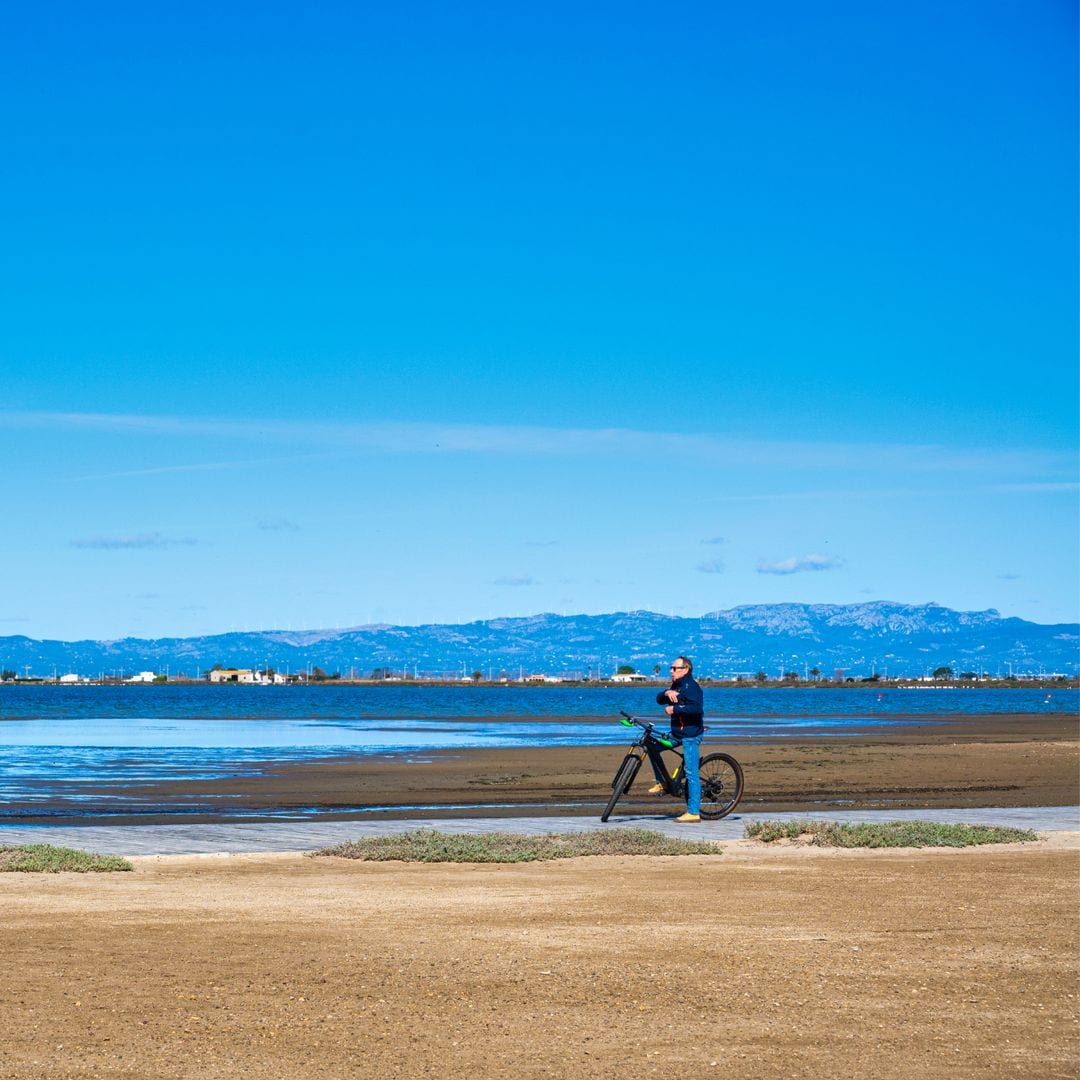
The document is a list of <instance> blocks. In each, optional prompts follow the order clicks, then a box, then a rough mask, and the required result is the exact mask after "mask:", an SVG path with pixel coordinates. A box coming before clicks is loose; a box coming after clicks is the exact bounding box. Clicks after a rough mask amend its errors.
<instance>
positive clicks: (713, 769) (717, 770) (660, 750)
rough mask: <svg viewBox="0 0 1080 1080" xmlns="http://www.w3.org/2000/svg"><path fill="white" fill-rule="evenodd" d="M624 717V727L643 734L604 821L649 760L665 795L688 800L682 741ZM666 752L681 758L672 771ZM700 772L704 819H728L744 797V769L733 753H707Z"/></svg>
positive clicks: (614, 787)
mask: <svg viewBox="0 0 1080 1080" xmlns="http://www.w3.org/2000/svg"><path fill="white" fill-rule="evenodd" d="M620 715H621V716H622V719H621V720H620V721H619V723H620V724H622V725H623V726H624V727H631V728H632V727H639V728H641V729H642V731H641V735H640V736H639V737H638V738H637V740H636V741H635V742H633V743H631V744H630V749H629V750H627V752H626V757H624V758H623V759H622V761H621V762H620V764H619V767H618V768H617V769H616V770H615V777H614V779H613V780H612V781H611V798H610V799H608V802H607V806H605V807H604V812H603V813H602V814H601V815H600V820H601V821H607V819H608V818H609V817H611V811H612V810H614V809H615V804H616V803H617V802H618V801H619V799H621V798H622V797H623V796H624V795H626V794H628V793H629V791H630V788H631V786H632V785H633V783H634V780H635V778H636V777H637V774H638V770H639V769H640V768H641V763H642V762H643V761H644V760H645V759H646V758H648V759H649V761H650V762H651V763H652V766H653V769H654V771H655V772H656V775H657V777H658V782H659V783H660V784H662V785H663V788H664V792H663V793H664V794H665V795H671V796H672V797H674V798H676V799H683V800H685V799H686V777H685V775H684V774H683V771H682V768H683V755H682V750H681V749H680V745H681V744H682V739H680V738H679V737H678V736H677V735H672V734H670V733H668V732H659V731H656V730H655V725H654V724H650V723H647V722H645V721H643V720H638V719H636V718H635V717H633V716H631V715H630V714H629V713H627V712H622V710H620ZM665 750H667V751H671V752H672V753H673V754H674V755H675V757H676V758H677V759H678V760H677V761H676V762H675V763H674V764H675V767H674V769H671V770H670V771H669V769H668V767H667V762H666V761H665V760H664V757H663V754H664V751H665ZM698 773H699V775H700V776H701V816H702V817H703V818H707V819H708V820H710V821H716V820H718V819H720V818H722V817H726V816H727V815H728V814H730V813H731V811H732V810H734V809H735V807H736V806H738V804H739V800H740V799H741V798H742V793H743V771H742V766H741V765H740V764H739V763H738V762H737V761H736V760H735V759H734V758H733V757H732V756H731V755H730V754H706V755H705V756H704V757H702V759H701V762H700V764H699V768H698Z"/></svg>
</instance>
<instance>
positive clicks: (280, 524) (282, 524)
mask: <svg viewBox="0 0 1080 1080" xmlns="http://www.w3.org/2000/svg"><path fill="white" fill-rule="evenodd" d="M259 528H260V529H261V530H262V531H263V532H299V531H300V526H299V525H297V524H296V522H295V521H290V520H289V519H288V518H264V519H263V520H262V521H260V522H259Z"/></svg>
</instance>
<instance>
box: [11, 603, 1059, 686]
mask: <svg viewBox="0 0 1080 1080" xmlns="http://www.w3.org/2000/svg"><path fill="white" fill-rule="evenodd" d="M680 653H684V654H687V655H689V656H691V657H692V658H693V660H694V663H695V670H696V672H697V673H698V674H700V675H703V676H708V677H713V678H724V677H727V676H734V675H739V674H742V675H750V676H753V675H754V674H755V673H756V672H758V671H764V672H766V673H767V674H768V675H769V676H770V677H773V676H776V675H778V674H780V673H781V672H784V671H794V672H797V673H798V674H799V675H800V676H804V675H805V674H806V673H807V672H808V671H811V670H812V669H815V668H816V669H817V670H818V671H819V672H820V673H821V674H822V676H823V677H826V678H831V677H832V676H833V674H834V672H835V671H836V670H837V669H843V670H844V671H845V673H847V674H849V675H855V676H865V675H869V674H872V673H874V672H877V673H879V674H882V675H891V676H918V675H923V674H924V673H926V672H928V671H933V670H934V669H935V668H937V667H944V666H947V667H951V668H952V669H953V670H954V671H956V672H957V673H959V672H961V671H974V672H977V673H984V672H985V673H989V674H991V675H997V674H1004V675H1007V674H1009V673H1010V672H1012V673H1014V674H1038V673H1040V672H1046V673H1063V674H1068V675H1075V674H1076V673H1077V671H1078V670H1080V625H1078V624H1076V623H1061V624H1057V625H1045V624H1042V623H1033V622H1027V621H1025V620H1023V619H1015V618H1002V617H1001V615H1000V614H999V613H998V612H997V611H994V610H993V609H990V610H987V611H953V610H951V609H949V608H946V607H942V606H940V605H938V604H921V605H910V604H896V603H891V602H888V601H875V602H872V603H865V604H846V605H845V604H758V605H750V606H743V607H736V608H731V609H729V610H727V611H714V612H711V613H708V614H705V615H701V616H699V617H697V618H685V617H679V616H672V615H659V614H656V613H655V612H651V611H629V612H616V613H613V614H607V615H552V614H544V615H533V616H528V617H523V618H505V619H490V620H484V621H480V622H471V623H462V624H457V625H442V624H431V625H426V626H391V625H385V624H378V625H369V626H355V627H350V628H348V629H340V630H306V631H297V632H293V631H282V630H266V631H253V632H246V633H244V632H234V633H227V634H215V635H211V636H205V637H189V638H155V639H140V638H123V639H120V640H113V641H50V640H43V641H38V640H35V639H33V638H29V637H23V636H12V637H0V664H2V665H3V667H4V668H7V669H10V670H14V671H16V672H17V673H18V674H19V675H20V676H21V675H24V674H26V673H27V672H29V673H30V674H31V675H37V676H50V677H51V676H52V675H53V674H54V673H55V674H65V673H69V672H70V673H75V674H80V675H84V676H92V677H96V676H98V675H100V674H105V675H111V674H120V673H127V674H131V673H132V672H134V671H138V670H150V671H155V672H161V673H164V672H166V671H168V672H169V673H171V674H172V675H179V674H186V675H189V676H195V675H197V674H198V673H199V672H200V671H202V672H205V671H206V669H207V668H209V667H211V666H212V665H214V664H221V665H222V666H224V667H247V668H262V667H264V666H266V665H270V666H272V667H274V668H276V669H277V670H278V671H292V672H297V671H301V670H304V669H306V668H308V667H310V666H314V665H317V666H319V667H321V668H323V669H324V670H325V671H327V672H340V673H341V674H342V675H343V676H344V677H349V676H350V675H354V676H356V677H360V678H363V677H367V676H368V675H370V674H371V673H372V672H373V671H377V670H389V671H391V672H397V673H405V672H407V673H408V674H410V675H413V674H419V675H428V676H445V677H459V678H460V677H461V676H462V675H463V674H471V673H472V672H473V671H480V672H482V673H483V675H484V676H485V677H488V676H489V675H490V676H493V677H495V678H498V677H500V676H501V675H507V676H509V677H510V678H517V677H519V676H520V675H521V674H526V675H528V674H533V673H546V674H551V675H562V676H575V677H581V676H585V675H588V676H591V677H592V678H597V677H599V676H609V675H611V674H612V673H613V672H614V671H615V669H616V667H617V666H618V665H620V664H629V665H631V666H633V667H634V668H636V670H638V671H640V672H645V673H648V674H652V673H653V671H654V670H656V669H657V667H658V666H659V670H660V671H661V672H663V673H666V670H667V668H666V665H667V662H668V661H669V660H670V659H671V658H672V657H673V656H675V655H678V654H680Z"/></svg>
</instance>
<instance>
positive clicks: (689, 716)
mask: <svg viewBox="0 0 1080 1080" xmlns="http://www.w3.org/2000/svg"><path fill="white" fill-rule="evenodd" d="M668 689H671V690H674V691H675V692H676V693H677V694H678V695H679V700H678V701H676V702H675V711H674V712H673V713H672V714H671V734H672V735H678V736H679V738H680V739H694V738H696V737H697V736H698V735H700V734H702V732H703V731H704V730H705V727H704V724H703V722H702V721H703V720H704V714H705V695H704V694H703V693H702V692H701V687H700V686H698V684H697V682H696V681H695V680H694V677H693V675H684V676H683V677H682V678H681V679H676V680H675V681H674V682H673V683H672V684H671V686H670V687H669V688H668ZM656 703H657V704H658V705H670V704H671V702H670V701H668V696H667V690H661V691H660V693H659V694H657V695H656Z"/></svg>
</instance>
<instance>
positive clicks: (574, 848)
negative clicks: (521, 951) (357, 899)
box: [312, 829, 720, 863]
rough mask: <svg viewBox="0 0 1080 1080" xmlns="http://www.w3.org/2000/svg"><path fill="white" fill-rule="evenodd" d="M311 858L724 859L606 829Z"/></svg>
mask: <svg viewBox="0 0 1080 1080" xmlns="http://www.w3.org/2000/svg"><path fill="white" fill-rule="evenodd" d="M312 854H314V855H337V856H339V857H341V858H345V859H365V860H368V861H373V862H390V861H397V862H430V863H447V862H455V863H520V862H539V861H543V860H547V859H576V858H580V857H581V856H584V855H719V854H720V848H718V847H717V846H716V845H715V844H710V843H707V842H702V841H694V840H680V839H674V838H671V837H667V836H664V835H663V833H659V832H656V831H654V830H652V829H607V830H600V831H595V832H580V833H544V834H542V835H538V836H528V835H523V834H518V833H507V832H484V833H448V832H440V831H439V830H438V829H416V830H414V831H412V832H403V833H397V834H396V835H394V836H373V837H368V838H365V839H363V840H350V841H347V842H346V843H344V844H339V845H338V846H337V847H332V848H325V849H324V850H322V851H316V852H313V853H312Z"/></svg>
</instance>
